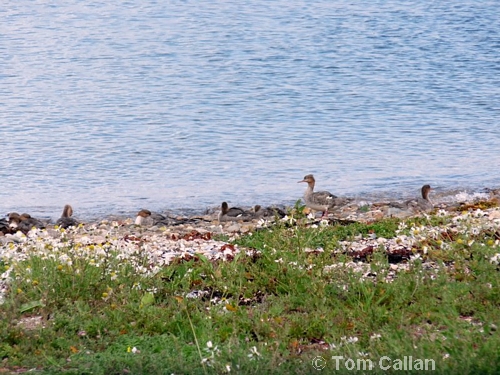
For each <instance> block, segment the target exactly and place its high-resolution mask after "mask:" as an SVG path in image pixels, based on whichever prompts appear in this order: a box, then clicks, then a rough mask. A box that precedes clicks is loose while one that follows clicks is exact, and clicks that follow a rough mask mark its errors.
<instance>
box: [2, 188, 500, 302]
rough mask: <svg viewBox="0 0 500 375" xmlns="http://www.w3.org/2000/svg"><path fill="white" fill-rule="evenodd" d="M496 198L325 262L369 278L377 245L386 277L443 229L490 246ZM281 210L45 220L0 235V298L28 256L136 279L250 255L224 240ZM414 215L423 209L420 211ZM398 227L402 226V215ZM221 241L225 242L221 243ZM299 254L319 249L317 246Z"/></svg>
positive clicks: (498, 212)
mask: <svg viewBox="0 0 500 375" xmlns="http://www.w3.org/2000/svg"><path fill="white" fill-rule="evenodd" d="M498 203H499V200H498V198H497V197H496V196H494V195H492V196H491V199H489V200H478V199H474V198H473V197H471V198H470V200H469V201H466V202H461V203H454V204H452V205H446V204H440V205H437V208H436V209H435V210H434V211H433V214H435V215H438V216H442V217H447V218H448V223H447V224H445V225H443V226H441V227H434V226H421V227H418V228H412V230H411V233H412V235H411V236H408V235H400V236H397V237H395V238H381V237H379V238H377V237H376V236H372V237H362V236H360V237H359V238H356V240H355V241H343V242H342V243H341V244H340V247H339V248H338V249H336V250H335V252H336V253H341V254H347V255H349V256H350V257H351V258H352V261H351V262H349V263H347V264H346V263H342V264H338V263H337V264H335V263H334V262H333V263H332V265H331V268H332V269H334V268H336V267H345V266H347V267H351V268H353V269H354V270H356V271H357V272H359V273H360V275H362V276H363V275H364V277H369V275H370V274H371V273H370V264H368V263H366V259H367V257H369V256H370V255H371V254H372V253H373V252H374V251H376V250H377V249H379V248H383V249H384V251H385V252H386V253H387V256H388V258H389V262H390V263H391V265H390V268H391V269H390V275H391V276H390V278H393V277H395V276H396V274H397V272H398V271H401V270H404V269H405V267H408V264H409V262H411V261H412V260H414V259H423V258H425V255H426V248H425V246H422V245H421V244H422V243H425V241H426V239H434V240H438V238H440V237H441V236H442V234H443V233H446V234H447V235H448V236H450V238H451V237H455V236H456V235H457V234H460V233H472V234H474V233H476V234H479V233H482V232H484V231H485V230H486V231H489V232H491V233H492V234H493V236H495V237H496V241H495V243H496V244H498V243H499V240H500V208H499V207H498ZM302 209H304V207H302ZM284 210H286V211H287V215H286V216H284V217H278V216H276V217H260V218H255V219H253V220H248V221H241V220H237V219H235V220H229V221H219V219H218V211H217V210H213V212H211V213H207V214H206V215H198V216H194V217H190V218H184V223H183V224H178V225H170V226H166V225H161V226H160V225H147V224H146V225H137V224H135V218H132V217H129V218H115V219H111V220H110V219H103V220H98V221H95V222H90V223H80V224H79V225H78V226H76V227H70V228H67V229H63V228H59V227H58V226H57V225H54V224H47V226H46V228H44V229H37V228H33V229H32V230H30V231H29V232H27V233H22V232H21V231H18V232H16V233H12V234H6V235H2V236H0V262H2V264H3V265H4V271H3V274H2V275H1V281H0V283H1V284H0V285H1V287H0V290H1V294H0V299H1V298H3V296H4V294H5V293H6V292H7V291H8V290H9V287H8V285H9V280H10V278H11V277H13V274H12V273H11V271H12V267H11V265H15V264H16V263H18V262H21V261H23V260H25V259H27V258H29V257H31V256H39V257H41V258H42V259H43V258H52V259H57V260H58V261H59V262H60V264H61V266H63V267H66V266H67V267H72V265H73V262H74V261H75V258H79V259H83V260H84V261H86V262H90V264H92V265H94V266H96V267H100V266H102V265H103V264H105V263H106V262H105V260H106V259H107V258H109V257H114V258H116V259H117V260H119V263H120V262H129V263H131V264H132V265H133V266H134V268H135V269H136V271H137V272H138V273H139V274H143V275H144V276H148V275H149V276H150V275H154V274H155V273H157V272H158V271H159V270H160V269H161V268H162V267H168V265H169V264H171V263H172V262H178V261H189V260H192V259H197V258H199V257H200V256H201V257H203V258H205V259H207V260H209V261H232V260H233V259H234V258H235V256H237V254H240V253H244V254H245V255H246V256H251V257H254V256H258V254H259V253H260V251H262V249H244V248H239V247H238V246H237V245H234V244H232V241H234V240H235V239H236V238H238V237H239V236H242V235H251V234H252V233H253V232H255V231H259V230H272V227H273V225H276V224H277V223H280V222H281V223H285V224H287V225H290V226H293V225H296V223H297V214H298V212H297V208H291V207H285V208H284ZM303 213H305V214H307V216H306V217H305V218H303V219H302V221H301V223H302V224H304V225H307V226H311V227H312V228H321V227H325V226H329V225H348V224H350V223H356V222H358V223H374V222H377V221H378V220H382V219H384V218H388V217H393V216H394V215H393V214H392V213H391V211H390V209H389V208H388V206H387V205H384V204H374V205H370V206H365V205H359V204H356V203H353V204H350V205H347V206H345V207H342V208H340V209H338V210H335V211H334V212H332V213H331V214H330V215H329V216H328V217H326V218H323V217H321V218H320V217H317V215H315V214H314V213H313V212H308V210H307V208H305V209H304V212H303ZM303 213H302V216H304V215H303ZM422 215H423V216H427V215H428V214H427V213H425V214H420V216H422ZM411 216H415V214H412V213H410V212H403V213H399V218H400V219H404V218H409V217H411ZM417 216H418V215H417ZM178 219H180V218H178ZM186 219H187V220H186ZM400 227H401V229H405V228H406V226H405V222H404V220H403V221H402V222H401V224H400ZM222 238H224V239H225V240H221V239H222ZM443 246H444V245H443ZM305 251H309V252H322V251H323V250H322V249H321V248H320V249H306V250H305ZM497 258H498V259H496V258H495V259H492V261H496V262H498V261H499V260H500V255H499V256H498V257H497ZM277 261H279V260H277ZM428 266H429V268H430V269H432V268H436V267H438V266H437V264H436V263H435V262H434V261H432V262H431V261H429V262H428ZM75 272H77V271H75ZM107 272H118V270H107Z"/></svg>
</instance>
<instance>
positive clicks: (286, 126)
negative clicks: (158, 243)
mask: <svg viewBox="0 0 500 375" xmlns="http://www.w3.org/2000/svg"><path fill="white" fill-rule="evenodd" d="M499 115H500V12H499V11H498V2H496V1H481V2H477V1H462V2H460V3H456V2H451V3H448V2H445V3H443V4H442V3H441V2H428V1H415V2H404V3H401V2H399V1H357V2H347V1H342V0H340V1H335V2H332V1H328V0H317V1H309V2H289V1H273V2H268V1H252V2H247V1H240V0H236V1H218V2H189V1H168V2H163V1H158V2H157V1H147V0H146V1H142V2H140V5H139V3H137V2H104V3H103V2H92V1H88V2H79V1H68V2H66V3H65V4H64V5H50V4H47V2H45V1H26V0H17V1H7V4H6V5H5V4H4V6H3V7H2V9H1V10H0V146H1V150H2V151H3V152H2V158H1V161H0V213H1V212H4V213H5V212H8V211H11V210H18V211H27V210H29V211H30V212H32V213H35V214H37V213H39V214H40V215H44V216H49V217H52V218H57V217H58V216H59V214H60V211H61V210H62V206H63V205H64V204H65V203H67V202H69V203H72V204H73V206H74V208H75V212H76V214H77V216H78V217H89V216H92V215H102V214H104V213H125V212H132V211H136V210H137V209H139V208H142V207H147V208H150V209H154V210H165V209H182V208H193V209H203V208H205V207H213V206H217V205H219V204H220V202H221V201H222V200H227V201H229V202H230V204H241V205H251V204H255V203H263V204H267V203H293V202H294V201H295V200H296V199H298V198H300V197H301V195H302V193H303V190H304V186H303V185H299V184H297V183H296V182H297V181H298V180H300V179H302V177H303V176H304V175H305V174H307V173H314V174H315V176H316V179H317V187H318V188H319V189H328V190H330V191H332V192H334V193H337V194H339V195H350V196H358V197H359V196H389V195H392V196H396V197H402V196H409V195H414V194H416V192H417V191H418V188H419V187H420V186H421V185H422V184H423V183H430V184H431V185H434V186H437V187H438V190H439V189H441V190H442V191H447V190H450V191H451V190H454V189H470V190H479V189H481V188H484V187H497V186H499V185H500V173H499V169H498V167H499V165H500V152H499V146H500V120H499V119H500V116H499Z"/></svg>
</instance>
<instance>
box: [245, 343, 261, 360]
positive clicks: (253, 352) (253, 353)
mask: <svg viewBox="0 0 500 375" xmlns="http://www.w3.org/2000/svg"><path fill="white" fill-rule="evenodd" d="M258 357H260V353H259V352H258V351H257V347H256V346H252V347H251V348H250V354H248V358H250V359H251V360H254V359H255V358H258Z"/></svg>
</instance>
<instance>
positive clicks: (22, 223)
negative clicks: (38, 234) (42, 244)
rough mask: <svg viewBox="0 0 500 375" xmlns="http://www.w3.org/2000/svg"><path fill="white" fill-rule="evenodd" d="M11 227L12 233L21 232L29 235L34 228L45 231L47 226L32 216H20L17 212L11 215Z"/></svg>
mask: <svg viewBox="0 0 500 375" xmlns="http://www.w3.org/2000/svg"><path fill="white" fill-rule="evenodd" d="M9 227H10V228H11V230H12V231H16V230H20V231H21V232H23V233H24V234H26V233H28V232H29V231H30V230H31V229H33V228H38V229H44V228H45V224H44V223H43V222H42V221H40V220H38V219H35V218H33V217H31V215H30V214H26V213H24V214H22V215H19V214H18V213H17V212H11V213H10V214H9Z"/></svg>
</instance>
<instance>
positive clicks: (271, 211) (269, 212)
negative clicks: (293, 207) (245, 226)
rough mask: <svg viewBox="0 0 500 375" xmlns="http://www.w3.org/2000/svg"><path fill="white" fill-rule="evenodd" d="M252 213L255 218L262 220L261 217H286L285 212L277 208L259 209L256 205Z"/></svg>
mask: <svg viewBox="0 0 500 375" xmlns="http://www.w3.org/2000/svg"><path fill="white" fill-rule="evenodd" d="M253 212H254V214H255V217H257V218H262V217H273V218H274V217H276V216H278V217H279V218H283V217H285V216H286V212H285V211H283V210H282V209H281V208H279V207H265V208H263V207H261V206H260V205H258V204H256V205H255V206H254V207H253Z"/></svg>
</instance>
